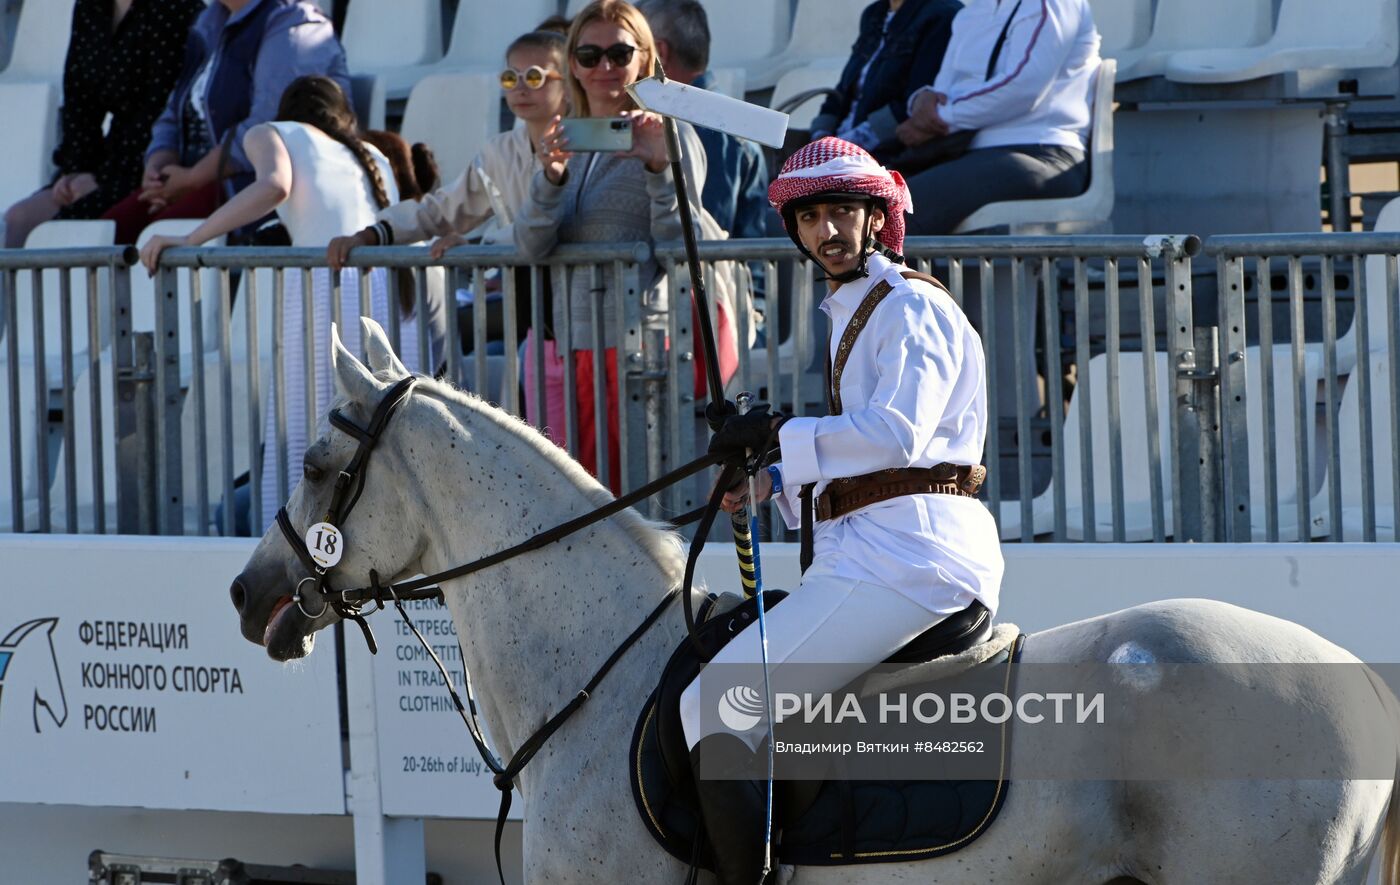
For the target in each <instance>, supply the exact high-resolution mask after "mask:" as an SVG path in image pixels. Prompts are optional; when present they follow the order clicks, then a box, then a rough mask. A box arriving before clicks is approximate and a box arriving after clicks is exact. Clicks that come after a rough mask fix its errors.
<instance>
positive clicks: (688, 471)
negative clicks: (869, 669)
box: [277, 376, 752, 885]
mask: <svg viewBox="0 0 1400 885" xmlns="http://www.w3.org/2000/svg"><path fill="white" fill-rule="evenodd" d="M420 380H421V379H420V378H419V377H417V376H409V377H407V378H404V379H402V380H400V381H399V382H397V383H396V384H395V385H394V386H393V387H391V388H390V389H389V391H388V392H387V393H386V394H385V395H384V397H383V399H381V400H380V401H379V405H378V406H376V407H375V410H374V415H373V416H372V417H371V418H370V422H369V426H368V427H361V426H360V425H359V424H356V423H355V422H354V421H352V420H350V419H349V418H347V417H345V415H343V414H341V412H340V410H339V409H333V410H332V411H331V413H330V422H331V425H332V426H333V427H335V428H337V429H339V430H342V431H344V432H345V433H348V434H350V435H351V436H353V437H354V438H355V439H356V440H358V441H359V446H358V447H357V448H356V449H355V454H354V456H353V457H352V458H351V459H350V463H349V464H347V465H346V466H345V469H344V470H341V471H340V473H339V474H338V475H337V476H336V480H335V489H334V491H333V492H332V494H331V502H330V505H329V507H327V510H326V517H325V519H323V520H322V522H327V523H330V524H331V525H333V526H336V527H337V528H343V526H344V524H345V520H346V518H347V517H348V516H349V515H350V511H351V510H353V509H354V507H355V504H356V503H357V502H358V501H359V500H360V494H361V493H362V492H363V491H364V487H365V471H366V468H367V467H368V465H369V456H370V455H371V454H372V453H373V452H374V449H375V447H376V446H377V445H378V444H379V441H380V439H381V438H382V436H383V434H384V429H385V427H387V426H388V424H389V421H390V419H392V418H393V416H394V414H395V413H396V412H397V411H398V409H399V407H400V406H402V405H403V404H404V403H406V402H407V401H408V399H409V397H411V396H412V395H413V390H414V387H415V386H416V385H417V383H418V382H419V381H420ZM716 464H722V465H723V469H722V470H721V473H720V478H719V482H718V483H716V484H715V488H714V492H713V493H712V494H711V496H710V500H709V502H708V503H706V504H705V505H704V506H702V507H699V508H696V509H695V510H692V511H690V512H689V513H686V514H683V515H682V516H679V517H676V518H675V519H672V520H671V524H672V525H674V526H682V525H686V524H687V523H690V522H694V521H696V520H699V522H700V525H699V527H698V528H697V529H696V533H695V537H694V539H693V540H692V541H691V546H690V554H689V556H688V557H687V559H686V568H685V577H684V579H683V580H682V582H681V584H680V585H679V586H677V587H673V588H672V589H671V590H669V591H668V592H667V593H666V595H665V596H664V597H663V598H662V600H661V601H660V602H659V603H658V604H657V605H656V607H655V608H653V609H652V610H651V612H650V613H649V614H648V615H647V616H646V618H644V619H643V620H642V622H641V623H640V624H639V625H637V628H636V629H634V630H633V631H632V632H631V633H630V634H628V636H627V638H626V639H624V640H623V641H622V643H621V644H619V645H618V647H617V648H616V649H614V650H613V653H612V654H611V655H609V656H608V659H607V660H606V661H604V662H603V664H602V666H601V667H599V668H598V670H597V672H595V673H594V674H593V677H592V678H591V679H589V680H588V682H587V683H586V684H585V685H584V687H583V688H582V689H580V690H579V691H578V692H577V693H576V694H575V695H574V697H573V698H572V699H571V700H570V701H569V702H568V703H567V704H565V705H564V707H563V708H562V709H560V710H559V712H558V713H555V714H554V715H553V716H551V717H549V719H548V720H547V721H546V722H545V724H544V725H543V726H541V727H540V728H539V730H538V731H536V732H535V733H534V734H532V735H530V736H529V737H528V738H526V739H525V741H524V742H523V743H522V744H521V745H520V748H519V749H518V750H516V751H515V754H514V755H513V756H512V757H511V758H510V761H509V762H507V763H504V764H503V763H502V762H501V761H500V759H499V758H498V757H497V756H496V755H495V753H493V752H492V751H491V748H490V747H489V746H488V745H487V743H486V737H485V733H484V732H483V731H482V729H481V725H480V723H479V722H478V721H477V710H476V698H475V695H474V693H473V691H472V680H471V673H470V672H469V671H468V669H467V663H466V656H465V655H463V657H462V675H463V688H464V690H465V692H466V696H467V700H466V703H463V701H462V698H461V696H460V695H459V694H458V693H457V689H456V688H455V686H454V682H453V680H452V678H451V677H450V675H449V674H448V672H447V668H446V667H445V666H444V665H443V663H442V660H441V659H440V658H439V657H438V655H437V652H435V651H434V650H433V648H432V646H431V645H429V644H428V641H427V640H426V639H424V638H423V635H422V634H421V633H420V632H418V627H417V626H416V625H415V624H414V623H413V619H412V618H410V617H409V615H408V611H407V610H406V609H404V607H403V602H404V600H410V599H436V600H438V602H440V603H445V601H446V600H445V599H444V597H443V592H442V588H441V587H440V586H438V584H439V582H441V581H446V580H450V579H452V578H460V577H463V576H465V575H469V574H471V573H473V572H477V571H481V570H482V569H486V568H489V567H491V566H493V565H497V564H499V563H502V562H505V561H506V560H508V559H512V558H514V557H516V556H520V555H521V554H524V553H529V552H531V551H533V550H538V549H540V548H541V547H545V546H547V545H549V544H552V543H554V542H555V541H558V540H560V539H561V538H565V537H567V536H569V535H572V534H574V533H575V532H578V531H579V530H581V529H584V528H587V527H588V526H590V525H593V524H595V523H598V522H601V521H602V520H604V519H607V518H608V517H610V516H613V515H614V514H616V513H619V512H621V511H623V510H625V509H627V508H628V507H631V506H633V505H634V504H637V503H639V502H641V501H643V500H645V499H647V498H649V497H651V496H652V495H654V494H656V493H657V492H660V491H662V490H663V489H666V488H668V487H669V486H671V485H674V484H675V483H677V482H680V481H681V480H683V479H686V478H688V477H691V476H694V475H695V474H697V473H699V472H700V471H701V470H704V469H706V468H708V467H711V466H713V465H716ZM751 466H752V465H747V466H746V465H745V464H744V463H743V462H742V460H741V459H736V460H730V461H725V460H724V459H723V458H721V457H720V456H717V455H704V456H702V457H700V458H697V459H695V460H694V461H691V462H690V463H689V464H685V465H683V466H681V467H679V468H677V469H676V470H673V471H671V472H670V473H667V474H666V475H664V476H661V477H659V478H657V479H655V480H653V481H652V482H650V483H647V484H646V485H644V486H642V487H640V488H638V489H636V490H635V491H632V492H630V493H628V494H626V495H624V496H622V497H621V498H617V499H616V500H614V501H611V502H610V503H608V504H606V505H604V506H602V507H599V508H598V509H596V510H593V511H592V512H590V513H585V514H584V515H582V516H579V517H576V518H574V519H571V520H569V521H568V522H565V523H562V524H560V525H557V526H555V527H554V528H551V529H547V530H545V531H543V532H540V533H538V534H536V535H533V536H531V537H530V538H528V539H526V540H525V541H522V542H521V543H519V544H516V545H514V546H512V547H508V548H506V549H505V550H500V551H497V552H496V553H492V554H490V555H488V556H484V557H482V558H480V559H476V560H473V561H472V562H468V563H464V564H463V565H459V566H456V567H454V568H450V569H446V570H444V571H441V572H437V573H436V574H432V575H427V576H425V577H421V578H416V579H414V580H411V581H405V582H403V583H400V584H394V583H389V584H382V583H380V580H379V573H378V572H377V571H376V570H374V569H370V572H369V576H370V585H369V586H368V587H360V588H355V589H344V590H336V589H335V588H334V587H332V586H331V584H330V579H329V572H330V571H331V569H333V568H334V566H333V565H332V566H322V565H321V564H320V563H318V562H317V561H316V560H315V559H314V558H313V557H312V555H311V550H310V549H309V548H308V547H307V545H306V540H305V538H304V537H303V536H301V535H298V534H297V532H296V529H295V528H293V527H292V520H291V517H290V516H288V514H287V508H286V507H282V508H280V509H278V511H277V525H278V527H279V528H281V530H282V535H283V537H285V538H286V539H287V543H288V544H289V545H290V546H291V548H292V551H293V552H294V553H296V555H297V558H298V559H299V560H301V562H302V564H303V565H304V566H305V567H306V569H307V571H308V572H309V574H308V575H307V576H306V577H304V578H302V579H301V580H300V581H298V582H297V585H296V591H295V593H294V594H293V596H292V601H293V602H294V603H296V606H297V608H298V609H300V610H301V613H302V614H303V615H305V616H306V617H307V618H310V619H311V620H312V621H314V620H316V619H317V618H319V617H321V616H322V615H324V614H325V613H326V612H327V610H331V611H334V612H335V613H336V614H337V615H339V616H340V617H342V618H345V619H347V620H351V621H354V622H355V623H356V624H358V625H359V627H360V630H361V631H362V632H363V633H364V637H365V642H366V644H367V645H368V646H369V650H370V653H371V654H377V653H378V650H379V649H378V645H377V643H376V642H375V640H374V634H373V632H371V630H370V627H369V622H368V621H366V620H365V615H366V614H367V613H368V614H373V611H377V610H379V609H382V608H384V605H385V601H386V600H388V601H392V602H393V604H394V607H395V608H396V609H397V610H398V612H399V616H400V617H401V618H402V619H403V621H404V623H405V624H407V625H408V628H409V630H410V631H411V632H412V633H413V635H414V636H415V637H416V638H417V639H418V642H419V643H420V644H421V645H422V646H423V648H424V649H426V651H427V653H428V656H429V657H430V658H431V659H432V661H433V663H434V664H436V665H437V668H438V671H439V673H441V675H442V677H443V684H444V685H446V686H447V691H448V693H449V694H450V695H451V697H452V702H453V704H454V705H455V706H456V708H457V714H458V715H459V716H461V717H462V721H463V723H465V724H466V727H467V731H468V732H469V733H470V734H471V737H472V742H473V743H475V744H476V749H477V752H478V753H479V754H480V755H481V758H482V761H483V762H484V763H485V764H486V767H487V768H489V769H490V770H491V772H492V773H493V775H494V777H493V778H492V783H494V784H495V786H496V789H498V790H500V791H501V805H500V811H499V813H498V814H497V817H496V839H495V842H496V872H497V874H498V875H500V877H501V882H502V885H504V883H505V874H504V872H502V869H501V836H502V833H503V832H504V828H505V821H506V817H507V816H508V815H509V814H510V806H511V795H512V791H513V790H514V787H515V778H516V776H517V775H518V774H520V772H521V771H522V770H523V769H524V768H525V766H526V765H527V764H528V763H529V762H530V760H531V759H533V758H534V756H535V754H536V753H537V752H539V750H540V748H542V747H543V746H544V744H545V742H546V741H548V740H549V738H550V737H551V736H552V735H553V734H554V733H555V732H556V731H558V730H559V728H560V727H561V726H562V725H563V724H564V722H565V721H566V720H567V719H568V718H569V717H570V716H572V715H573V714H574V713H576V712H578V710H579V708H580V707H582V706H583V704H584V703H585V702H587V701H588V699H589V698H590V697H591V696H592V694H593V692H594V691H595V690H596V689H597V687H598V685H599V684H600V683H601V682H602V681H603V678H604V677H605V676H607V674H608V672H609V671H610V670H612V668H613V666H614V665H615V664H617V662H618V661H620V660H621V659H622V656H623V655H624V654H626V653H627V651H628V649H630V648H631V647H632V646H633V645H635V644H636V643H637V641H638V640H639V639H641V638H642V636H643V635H644V634H645V633H646V632H647V631H648V630H649V629H651V627H652V626H653V625H654V624H655V623H656V622H657V621H659V620H660V619H661V616H662V614H664V613H665V611H666V609H667V608H668V607H669V606H670V605H671V603H672V602H674V601H675V600H676V599H677V598H678V597H679V598H681V599H682V600H683V602H684V604H683V605H682V609H683V611H684V612H685V623H686V629H687V632H688V633H689V634H690V635H691V637H692V639H693V638H694V635H695V620H694V617H695V616H694V612H693V611H692V609H691V599H690V595H691V594H690V588H691V586H692V583H693V581H694V577H695V567H696V563H697V562H698V560H699V557H700V551H701V550H702V549H703V548H704V545H705V538H706V537H707V536H708V535H709V532H710V527H711V525H712V524H713V523H714V519H715V516H716V514H717V513H718V512H719V505H720V501H721V500H722V499H723V497H724V492H725V490H726V489H728V488H729V487H730V486H731V485H733V481H734V477H735V474H736V473H737V472H738V471H740V470H744V469H748V468H750V467H751ZM342 541H343V539H342ZM307 584H310V585H311V589H310V590H309V591H307V592H305V593H303V592H302V587H304V586H306V585H307ZM312 597H316V598H319V600H320V602H321V608H320V610H319V611H316V612H315V613H314V614H313V613H312V612H310V611H307V608H306V603H307V600H308V599H309V598H312ZM371 604H372V605H374V606H375V608H374V609H373V610H372V611H369V612H366V610H365V608H366V606H368V605H371Z"/></svg>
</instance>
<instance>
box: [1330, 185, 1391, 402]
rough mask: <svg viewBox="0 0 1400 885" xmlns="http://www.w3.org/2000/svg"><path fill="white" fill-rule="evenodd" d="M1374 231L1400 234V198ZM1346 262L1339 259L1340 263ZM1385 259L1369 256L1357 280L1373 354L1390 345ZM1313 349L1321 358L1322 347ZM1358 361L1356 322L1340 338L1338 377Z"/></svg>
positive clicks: (1383, 213)
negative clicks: (1362, 274)
mask: <svg viewBox="0 0 1400 885" xmlns="http://www.w3.org/2000/svg"><path fill="white" fill-rule="evenodd" d="M1373 230H1374V231H1375V232H1378V233H1379V232H1382V231H1400V198H1397V199H1394V200H1391V201H1390V202H1389V203H1386V204H1385V205H1384V206H1382V207H1381V211H1380V213H1379V214H1378V215H1377V216H1376V225H1375V227H1374V228H1373ZM1343 260H1344V259H1338V262H1339V265H1340V262H1341V261H1343ZM1385 265H1386V256H1384V255H1368V256H1366V272H1365V278H1364V280H1358V281H1357V285H1362V286H1364V293H1362V292H1358V293H1357V294H1358V295H1362V294H1364V296H1365V298H1366V315H1367V326H1368V328H1367V339H1368V341H1367V344H1368V347H1369V352H1370V353H1382V352H1384V351H1385V350H1387V349H1388V348H1389V346H1390V343H1389V339H1388V336H1387V335H1386V334H1385V323H1386V316H1387V314H1386V292H1387V288H1386V287H1387V280H1386V269H1385ZM1308 347H1309V348H1310V349H1314V350H1316V351H1317V353H1318V356H1319V358H1322V353H1323V349H1322V345H1321V344H1320V343H1319V344H1309V345H1308ZM1357 359H1358V342H1357V337H1356V323H1355V322H1354V321H1353V322H1352V323H1351V324H1350V325H1348V326H1347V328H1346V331H1344V332H1343V333H1342V334H1340V335H1338V336H1337V374H1338V375H1345V374H1347V373H1348V372H1350V371H1351V370H1352V369H1353V368H1355V366H1356V361H1357Z"/></svg>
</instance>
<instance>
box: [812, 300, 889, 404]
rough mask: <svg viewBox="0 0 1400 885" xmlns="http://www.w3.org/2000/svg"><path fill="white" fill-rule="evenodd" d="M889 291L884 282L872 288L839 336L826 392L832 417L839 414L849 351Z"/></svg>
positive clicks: (828, 352) (829, 355)
mask: <svg viewBox="0 0 1400 885" xmlns="http://www.w3.org/2000/svg"><path fill="white" fill-rule="evenodd" d="M891 289H893V287H892V286H891V285H890V284H889V283H887V282H886V281H884V280H881V281H880V282H878V283H876V284H875V285H874V286H872V287H871V289H870V291H869V292H866V293H865V298H863V299H861V302H860V306H859V307H857V308H856V312H855V313H854V314H853V315H852V316H851V322H850V324H849V325H847V326H846V331H845V332H843V333H842V334H841V343H840V344H838V345H836V361H835V363H833V364H832V367H831V387H830V388H829V389H828V391H827V407H828V411H829V412H830V413H831V414H833V415H839V414H841V373H842V372H844V371H845V370H846V360H847V359H849V358H850V356H851V349H852V348H854V347H855V346H856V339H857V338H859V337H860V333H861V330H862V329H864V328H865V324H866V323H868V322H870V315H871V314H873V313H874V312H875V308H877V307H879V306H880V302H881V301H884V300H885V296H886V295H888V294H890V291H891ZM827 359H828V360H830V359H831V352H830V351H827Z"/></svg>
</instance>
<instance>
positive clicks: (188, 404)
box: [180, 268, 300, 535]
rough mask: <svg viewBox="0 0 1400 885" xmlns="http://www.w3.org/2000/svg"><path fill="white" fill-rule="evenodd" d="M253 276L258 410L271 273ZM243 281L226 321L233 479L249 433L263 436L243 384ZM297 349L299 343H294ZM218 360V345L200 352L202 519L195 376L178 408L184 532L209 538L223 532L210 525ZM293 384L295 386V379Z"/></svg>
mask: <svg viewBox="0 0 1400 885" xmlns="http://www.w3.org/2000/svg"><path fill="white" fill-rule="evenodd" d="M253 273H256V274H257V278H258V280H257V299H258V303H257V334H258V357H257V360H256V361H255V362H254V365H255V366H257V367H259V369H258V371H259V373H260V375H259V379H258V391H259V393H260V395H261V397H262V399H261V401H260V406H261V405H264V404H266V403H267V402H270V400H269V396H270V394H269V390H270V385H271V383H272V372H271V370H270V368H269V367H270V366H271V365H272V302H273V288H274V286H275V282H274V276H273V271H271V270H268V269H265V268H264V269H259V270H256V271H254V272H253ZM247 280H248V274H244V275H243V277H242V278H241V280H240V284H239V289H238V297H237V298H236V299H235V301H234V306H233V315H232V316H231V317H230V319H229V345H230V347H229V349H230V359H229V382H230V397H229V404H230V405H229V413H228V416H227V417H228V427H229V430H230V433H231V437H232V439H231V442H232V443H233V451H232V455H233V462H232V464H230V465H229V466H230V470H231V475H232V476H233V477H234V478H235V479H236V478H237V477H238V476H239V475H240V474H242V473H245V472H247V471H249V470H250V469H251V466H252V465H251V458H250V456H249V453H250V452H258V451H259V448H258V444H257V443H255V442H253V441H252V440H251V439H250V430H256V431H257V432H258V439H259V440H261V438H262V433H261V431H262V420H263V416H262V413H261V411H260V412H259V414H258V415H257V416H256V419H254V417H253V416H252V415H250V414H249V394H250V388H249V386H248V366H249V361H248V331H249V329H248V311H247V307H246V305H247V301H246V297H247V291H248V286H247ZM297 346H300V345H297ZM220 366H221V358H220V355H219V352H218V349H217V345H216V346H215V347H214V348H213V349H211V350H210V351H209V352H206V353H205V354H204V439H205V461H204V462H203V467H204V470H203V474H204V482H206V483H207V486H206V490H207V495H208V499H207V503H208V510H207V511H206V512H205V513H204V514H203V516H202V517H201V515H200V511H199V507H198V503H199V493H198V483H199V481H200V467H201V464H200V462H199V461H198V459H197V458H196V457H195V455H196V449H195V438H196V436H195V434H196V429H197V428H198V427H199V421H198V409H197V402H196V399H195V395H194V390H195V385H194V377H193V375H191V376H190V383H189V387H188V388H186V391H185V398H184V403H183V405H182V406H181V409H180V431H181V438H182V440H183V449H184V458H183V466H184V497H185V531H186V532H187V533H189V534H202V533H204V532H206V531H207V532H208V534H211V535H217V534H221V533H222V527H221V526H219V525H216V524H215V523H214V521H213V520H214V508H215V507H216V506H217V505H218V504H219V502H220V501H221V500H222V499H223V494H224V461H223V457H224V456H223V429H224V424H225V414H224V400H223V379H222V377H221V374H220V372H221V370H220ZM292 383H295V382H294V381H293V382H292Z"/></svg>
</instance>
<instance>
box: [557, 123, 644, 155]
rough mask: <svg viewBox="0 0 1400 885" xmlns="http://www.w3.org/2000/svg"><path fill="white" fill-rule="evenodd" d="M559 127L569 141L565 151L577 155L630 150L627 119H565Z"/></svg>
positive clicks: (630, 143) (630, 128) (630, 134)
mask: <svg viewBox="0 0 1400 885" xmlns="http://www.w3.org/2000/svg"><path fill="white" fill-rule="evenodd" d="M561 126H562V128H563V131H564V137H565V138H567V139H568V140H569V143H568V145H566V146H565V150H569V151H574V152H578V153H609V152H614V151H630V150H632V120H631V118H629V117H566V118H564V120H563V122H562V124H561Z"/></svg>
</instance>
